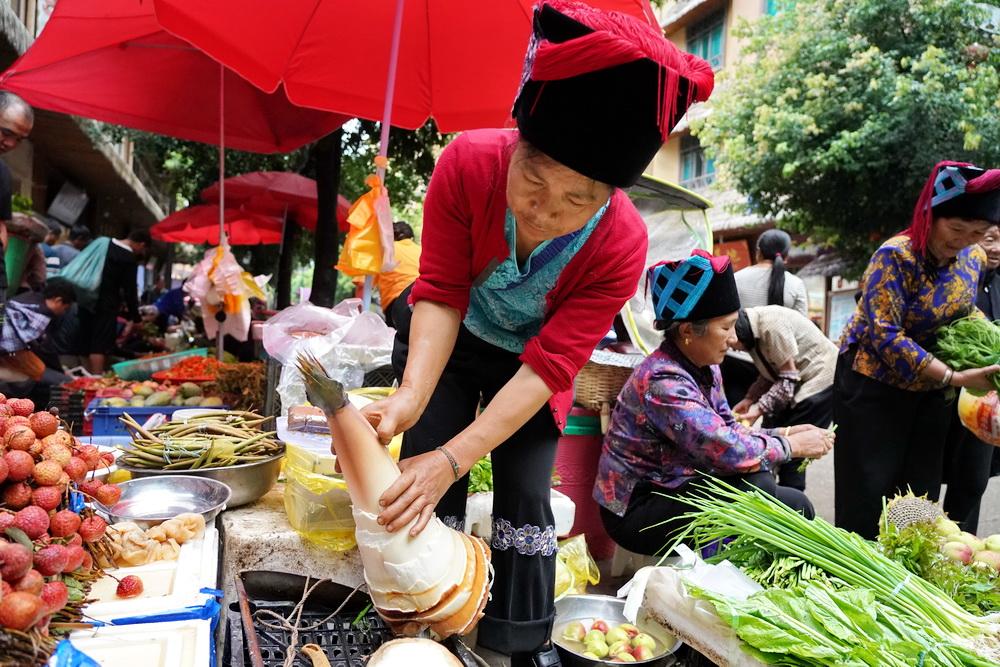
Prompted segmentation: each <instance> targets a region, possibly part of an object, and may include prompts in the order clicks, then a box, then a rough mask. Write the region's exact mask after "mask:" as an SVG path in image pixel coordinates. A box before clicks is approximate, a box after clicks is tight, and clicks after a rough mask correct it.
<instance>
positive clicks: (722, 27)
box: [687, 11, 726, 70]
mask: <svg viewBox="0 0 1000 667" xmlns="http://www.w3.org/2000/svg"><path fill="white" fill-rule="evenodd" d="M725 46H726V13H725V12H724V11H722V12H718V13H716V14H712V15H711V16H709V17H708V18H706V19H705V20H704V21H701V22H700V23H697V24H695V25H693V26H691V27H690V28H688V31H687V51H688V53H693V54H694V55H696V56H700V57H701V58H704V59H705V60H706V61H708V64H709V65H711V66H712V69H715V70H717V69H721V68H722V65H723V60H724V58H725Z"/></svg>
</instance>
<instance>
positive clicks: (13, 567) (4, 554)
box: [0, 542, 31, 582]
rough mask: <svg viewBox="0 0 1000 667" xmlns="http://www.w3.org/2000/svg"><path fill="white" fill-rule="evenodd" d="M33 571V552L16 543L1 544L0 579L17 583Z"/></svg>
mask: <svg viewBox="0 0 1000 667" xmlns="http://www.w3.org/2000/svg"><path fill="white" fill-rule="evenodd" d="M30 569H31V551H30V550H29V549H28V548H27V547H25V546H23V545H20V544H17V543H14V542H0V579H3V580H4V581H8V582H12V581H17V580H18V579H20V578H21V577H23V576H24V574H25V573H26V572H27V571H28V570H30Z"/></svg>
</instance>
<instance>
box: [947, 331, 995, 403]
mask: <svg viewBox="0 0 1000 667" xmlns="http://www.w3.org/2000/svg"><path fill="white" fill-rule="evenodd" d="M935 353H936V354H937V356H938V358H939V359H940V360H941V361H943V362H944V363H946V364H948V365H949V366H950V367H951V368H953V369H955V370H957V371H964V370H968V369H970V368H985V367H986V366H992V365H993V364H995V363H997V361H1000V326H997V325H996V324H995V323H994V322H990V321H989V320H987V319H985V318H982V317H963V318H962V319H959V320H955V321H954V322H952V323H951V324H947V325H945V326H943V327H941V328H940V329H938V332H937V349H936V350H935ZM990 381H991V382H992V383H993V386H994V387H996V388H997V389H1000V374H994V375H991V376H990Z"/></svg>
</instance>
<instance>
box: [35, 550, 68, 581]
mask: <svg viewBox="0 0 1000 667" xmlns="http://www.w3.org/2000/svg"><path fill="white" fill-rule="evenodd" d="M68 562H69V554H68V553H66V547H64V546H63V545H61V544H50V545H49V546H47V547H43V548H42V549H39V550H38V551H36V552H35V559H34V563H35V569H36V570H38V571H39V572H41V573H42V574H43V575H44V576H46V577H51V576H53V575H56V574H59V573H61V572H62V571H63V570H65V569H66V564H67V563H68Z"/></svg>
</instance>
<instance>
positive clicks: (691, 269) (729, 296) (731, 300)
mask: <svg viewBox="0 0 1000 667" xmlns="http://www.w3.org/2000/svg"><path fill="white" fill-rule="evenodd" d="M646 283H647V286H648V287H649V289H650V290H651V291H652V297H653V312H654V315H655V321H656V325H657V326H658V327H660V328H665V327H666V326H667V325H669V324H670V323H671V322H693V321H698V320H708V319H711V318H713V317H720V316H722V315H729V314H730V313H734V312H736V311H737V310H739V309H740V296H739V292H737V290H736V278H735V277H734V275H733V266H732V264H731V263H730V261H729V257H717V256H713V255H710V254H708V253H707V252H705V251H704V250H695V251H694V252H692V253H691V256H690V257H688V258H687V259H683V260H680V261H675V262H660V263H659V264H654V265H653V266H651V267H649V270H648V272H647V276H646Z"/></svg>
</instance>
